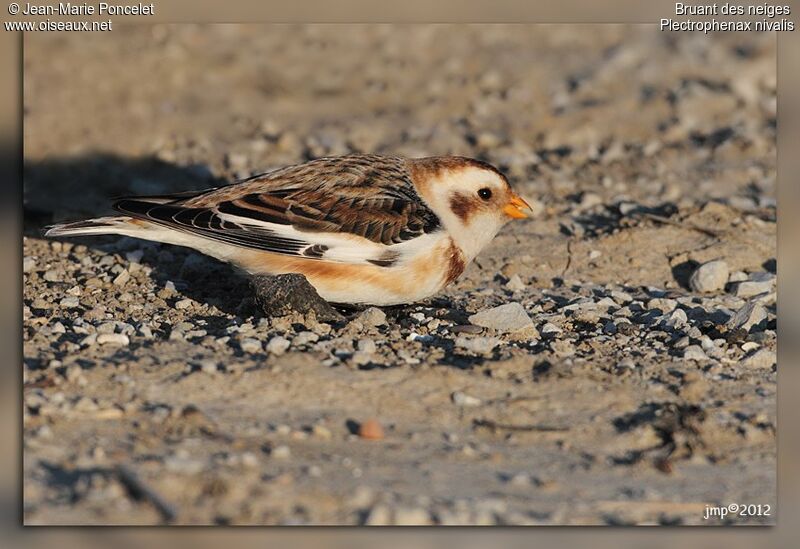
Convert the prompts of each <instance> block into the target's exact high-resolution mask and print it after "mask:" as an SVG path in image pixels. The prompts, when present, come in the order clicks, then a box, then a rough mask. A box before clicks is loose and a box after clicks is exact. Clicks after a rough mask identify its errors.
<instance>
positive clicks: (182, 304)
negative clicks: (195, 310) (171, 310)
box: [175, 299, 193, 309]
mask: <svg viewBox="0 0 800 549" xmlns="http://www.w3.org/2000/svg"><path fill="white" fill-rule="evenodd" d="M192 303H193V302H192V300H191V299H181V300H180V301H178V302H176V303H175V308H176V309H188V308H189V307H191V306H192Z"/></svg>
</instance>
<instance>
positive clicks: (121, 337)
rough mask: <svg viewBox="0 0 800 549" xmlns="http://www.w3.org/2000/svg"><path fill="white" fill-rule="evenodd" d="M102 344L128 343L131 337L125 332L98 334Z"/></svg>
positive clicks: (98, 340) (99, 341) (98, 339)
mask: <svg viewBox="0 0 800 549" xmlns="http://www.w3.org/2000/svg"><path fill="white" fill-rule="evenodd" d="M97 343H99V344H100V345H128V344H129V343H130V339H128V336H126V335H125V334H100V335H99V336H97Z"/></svg>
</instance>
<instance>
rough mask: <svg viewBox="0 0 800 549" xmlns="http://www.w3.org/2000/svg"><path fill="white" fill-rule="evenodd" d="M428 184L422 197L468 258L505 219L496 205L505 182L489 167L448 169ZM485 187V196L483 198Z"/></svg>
mask: <svg viewBox="0 0 800 549" xmlns="http://www.w3.org/2000/svg"><path fill="white" fill-rule="evenodd" d="M428 188H429V189H430V191H429V192H428V193H426V194H427V195H428V196H425V197H424V198H425V200H426V201H427V202H428V203H429V204H428V205H429V206H430V207H431V209H432V210H433V211H434V213H436V215H437V216H439V218H440V219H441V220H442V224H443V225H444V228H445V229H446V230H447V232H448V233H449V234H450V236H451V237H452V238H453V240H454V241H455V243H456V244H457V245H458V247H459V248H461V250H462V252H463V253H464V255H465V257H466V259H467V260H468V261H469V260H472V259H474V258H475V256H477V255H478V253H480V251H481V250H482V249H483V248H485V247H486V246H487V245H488V244H489V243H490V242H491V241H492V239H493V238H494V237H495V235H497V233H498V232H499V231H500V229H501V228H502V227H503V225H505V224H506V222H507V221H508V217H507V216H505V215H504V214H503V212H502V207H501V206H499V202H502V201H503V200H504V197H505V196H506V195H507V194H508V193H509V190H508V185H507V183H506V182H505V180H504V179H503V178H502V177H501V176H499V175H498V174H497V173H495V172H493V171H491V170H488V169H485V168H480V167H476V166H466V167H463V168H458V169H453V170H448V171H446V172H444V173H443V174H442V175H440V176H439V177H438V178H437V179H436V180H434V181H431V182H430V185H429V186H428ZM487 191H488V195H489V196H488V198H485V195H486V194H487ZM482 195H483V196H482ZM498 201H499V202H498Z"/></svg>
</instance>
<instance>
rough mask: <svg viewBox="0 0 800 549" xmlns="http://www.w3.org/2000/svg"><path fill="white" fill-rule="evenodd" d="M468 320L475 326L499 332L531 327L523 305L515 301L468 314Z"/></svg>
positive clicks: (530, 321) (531, 322)
mask: <svg viewBox="0 0 800 549" xmlns="http://www.w3.org/2000/svg"><path fill="white" fill-rule="evenodd" d="M469 321H470V322H471V323H472V324H474V325H476V326H483V327H484V328H492V329H494V330H497V331H499V332H516V331H517V330H522V329H523V328H529V327H530V328H532V327H533V321H532V320H531V317H529V316H528V313H527V312H526V311H525V307H523V306H522V305H520V304H519V303H517V302H513V303H506V304H505V305H500V306H499V307H494V308H492V309H487V310H485V311H480V312H478V313H475V314H474V315H472V316H470V317H469Z"/></svg>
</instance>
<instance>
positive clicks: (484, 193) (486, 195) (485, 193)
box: [478, 187, 492, 200]
mask: <svg viewBox="0 0 800 549" xmlns="http://www.w3.org/2000/svg"><path fill="white" fill-rule="evenodd" d="M478 196H480V197H481V198H482V199H483V200H489V199H490V198H492V189H489V188H487V187H484V188H482V189H479V190H478Z"/></svg>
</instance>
